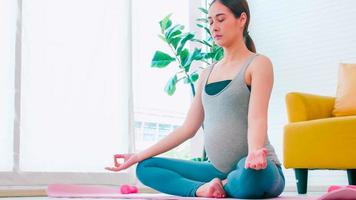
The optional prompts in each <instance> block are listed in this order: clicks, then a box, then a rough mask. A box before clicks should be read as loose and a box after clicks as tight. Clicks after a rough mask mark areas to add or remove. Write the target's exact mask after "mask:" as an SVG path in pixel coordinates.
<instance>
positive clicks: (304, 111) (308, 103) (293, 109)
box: [286, 92, 335, 122]
mask: <svg viewBox="0 0 356 200" xmlns="http://www.w3.org/2000/svg"><path fill="white" fill-rule="evenodd" d="M334 104H335V97H329V96H320V95H314V94H307V93H300V92H290V93H288V94H287V95H286V106H287V113H288V120H289V122H299V121H307V120H313V119H321V118H328V117H332V110H333V108H334Z"/></svg>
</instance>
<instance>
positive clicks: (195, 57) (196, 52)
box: [183, 48, 203, 72]
mask: <svg viewBox="0 0 356 200" xmlns="http://www.w3.org/2000/svg"><path fill="white" fill-rule="evenodd" d="M202 58H203V56H202V54H201V49H198V48H195V49H194V51H193V53H190V54H189V57H188V58H187V59H186V60H185V63H184V65H183V66H184V71H185V72H189V69H190V65H191V64H192V62H193V61H194V60H201V59H202Z"/></svg>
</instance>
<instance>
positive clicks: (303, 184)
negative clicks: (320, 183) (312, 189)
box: [294, 169, 308, 194]
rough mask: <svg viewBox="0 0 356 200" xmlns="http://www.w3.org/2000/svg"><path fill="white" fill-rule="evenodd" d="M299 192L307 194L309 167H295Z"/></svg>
mask: <svg viewBox="0 0 356 200" xmlns="http://www.w3.org/2000/svg"><path fill="white" fill-rule="evenodd" d="M294 172H295V179H296V180H297V190H298V194H306V193H307V186H308V169H294Z"/></svg>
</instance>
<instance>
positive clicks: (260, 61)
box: [245, 55, 273, 169]
mask: <svg viewBox="0 0 356 200" xmlns="http://www.w3.org/2000/svg"><path fill="white" fill-rule="evenodd" d="M250 67H251V86H252V89H251V95H250V102H249V112H248V133H247V134H248V135H247V136H248V154H249V156H248V159H247V161H246V165H245V166H246V167H247V168H248V167H251V168H254V169H261V168H264V167H265V165H266V158H265V156H266V154H267V152H266V150H265V149H263V148H264V146H265V142H266V138H267V128H268V127H267V121H268V120H267V117H268V104H269V99H270V96H271V92H272V87H273V67H272V63H271V61H270V60H269V59H268V58H267V57H265V56H262V55H261V56H258V57H256V59H255V62H253V63H252V65H251V66H250ZM257 154H258V156H257V157H259V158H256V155H257ZM252 157H253V158H252Z"/></svg>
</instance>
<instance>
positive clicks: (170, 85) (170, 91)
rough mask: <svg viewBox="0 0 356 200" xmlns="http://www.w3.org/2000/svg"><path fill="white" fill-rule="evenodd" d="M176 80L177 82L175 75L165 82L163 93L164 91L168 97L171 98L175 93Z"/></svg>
mask: <svg viewBox="0 0 356 200" xmlns="http://www.w3.org/2000/svg"><path fill="white" fill-rule="evenodd" d="M177 80H178V78H177V75H174V76H172V77H171V78H170V79H169V81H168V82H167V84H166V87H165V88H164V91H166V93H167V94H168V95H169V96H172V95H173V94H174V92H175V91H176V84H177Z"/></svg>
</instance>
